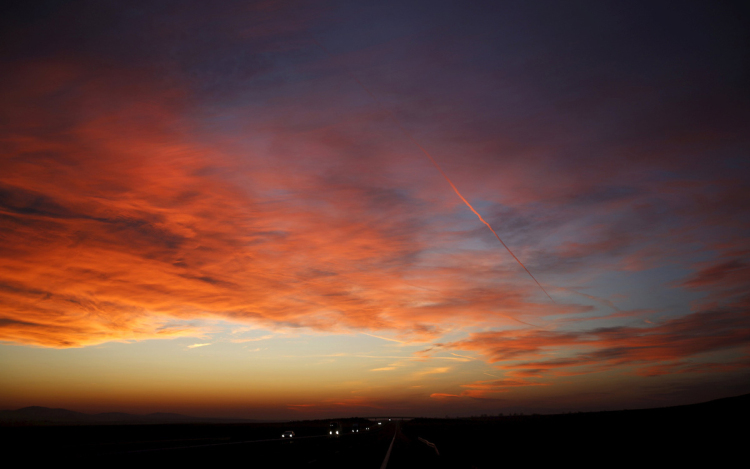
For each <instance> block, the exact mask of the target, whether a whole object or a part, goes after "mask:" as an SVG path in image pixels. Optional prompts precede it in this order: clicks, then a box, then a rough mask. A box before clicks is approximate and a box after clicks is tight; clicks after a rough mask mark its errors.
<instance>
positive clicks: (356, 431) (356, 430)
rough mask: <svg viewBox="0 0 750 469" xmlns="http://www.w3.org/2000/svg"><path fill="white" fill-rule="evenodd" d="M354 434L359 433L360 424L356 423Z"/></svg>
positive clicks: (353, 426)
mask: <svg viewBox="0 0 750 469" xmlns="http://www.w3.org/2000/svg"><path fill="white" fill-rule="evenodd" d="M352 433H359V424H358V423H355V424H353V425H352Z"/></svg>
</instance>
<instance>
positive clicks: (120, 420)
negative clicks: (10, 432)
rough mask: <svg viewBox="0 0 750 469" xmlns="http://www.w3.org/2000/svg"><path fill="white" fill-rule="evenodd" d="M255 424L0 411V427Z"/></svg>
mask: <svg viewBox="0 0 750 469" xmlns="http://www.w3.org/2000/svg"><path fill="white" fill-rule="evenodd" d="M247 422H257V420H242V419H221V418H205V417H192V416H189V415H180V414H170V413H163V412H157V413H153V414H148V415H137V414H127V413H123V412H106V413H101V414H84V413H82V412H75V411H72V410H67V409H50V408H49V407H38V406H32V407H24V408H22V409H17V410H0V425H107V424H115V425H123V424H140V425H144V424H159V423H247Z"/></svg>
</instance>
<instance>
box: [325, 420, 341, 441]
mask: <svg viewBox="0 0 750 469" xmlns="http://www.w3.org/2000/svg"><path fill="white" fill-rule="evenodd" d="M342 433H344V429H343V428H342V427H341V423H340V422H331V423H329V424H328V436H329V437H331V438H338V437H339V436H340V435H341V434H342Z"/></svg>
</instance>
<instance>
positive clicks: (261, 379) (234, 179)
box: [0, 0, 750, 419]
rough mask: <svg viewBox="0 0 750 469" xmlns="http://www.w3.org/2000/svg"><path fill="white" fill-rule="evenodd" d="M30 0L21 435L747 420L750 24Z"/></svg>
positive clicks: (9, 211)
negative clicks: (722, 407) (145, 425)
mask: <svg viewBox="0 0 750 469" xmlns="http://www.w3.org/2000/svg"><path fill="white" fill-rule="evenodd" d="M18 3H20V5H21V6H17V7H14V8H12V9H7V7H3V8H4V9H5V10H4V11H3V12H2V14H0V18H1V19H0V22H1V24H2V26H0V408H4V409H14V408H19V407H23V406H28V405H41V406H48V407H64V408H68V409H72V410H78V411H83V412H104V411H125V412H134V413H145V412H155V411H162V412H180V413H184V414H190V415H200V416H226V417H247V418H294V419H297V418H318V417H329V416H349V415H352V416H353V415H359V416H364V415H393V414H397V415H425V416H444V415H446V414H448V415H453V416H457V415H471V414H481V413H491V414H497V413H500V412H505V413H508V412H518V411H524V412H540V413H549V412H560V411H577V410H598V409H621V408H636V407H655V406H664V405H674V404H685V403H692V402H699V401H703V400H708V399H714V398H720V397H727V396H732V395H738V394H743V393H748V392H750V194H749V192H748V187H750V86H749V85H748V83H749V80H750V55H749V54H748V49H747V44H748V43H750V26H748V11H747V10H739V9H737V7H734V6H731V5H732V4H731V3H729V2H726V3H725V2H720V1H717V2H691V1H686V2H679V3H674V2H663V3H662V2H653V1H644V2H633V1H629V2H614V1H612V2H608V1H584V2H577V1H570V2H567V1H566V2H558V1H529V2H520V1H519V2H514V1H510V2H466V1H438V0H430V1H371V2H368V1H315V2H309V1H308V2H302V1H300V2H293V1H275V0H265V1H237V2H230V1H221V2H198V1H195V2H189V1H159V2H154V1H143V2H140V1H129V2H121V1H72V2H62V1H46V2H18ZM677 5H679V8H677ZM431 158H432V159H433V160H434V162H433V161H431ZM441 170H442V171H443V173H444V174H441ZM449 181H450V182H449ZM451 183H452V184H453V186H454V187H455V190H454V187H452V186H451ZM459 193H460V195H461V196H463V198H464V199H465V202H466V203H465V202H464V201H463V200H462V199H461V198H460V197H459V195H458V194H459ZM469 204H470V205H471V207H473V209H474V210H476V212H477V213H478V214H480V215H481V217H482V218H483V219H484V220H485V221H486V222H487V223H488V224H489V225H490V226H491V227H492V229H494V230H495V232H496V233H497V235H498V236H499V238H501V239H502V241H503V242H504V243H505V244H506V245H507V247H508V248H509V249H510V251H512V253H513V254H514V255H515V256H516V257H517V258H518V260H519V261H520V262H517V261H516V260H515V259H514V258H513V256H512V255H511V254H510V252H509V250H506V248H505V247H504V246H503V245H502V244H501V242H500V241H499V240H498V239H497V238H496V237H495V235H494V234H493V232H492V231H491V230H490V228H488V226H486V225H485V224H483V223H482V221H481V220H480V219H479V218H478V217H477V215H476V214H475V213H472V210H471V209H470V207H469ZM520 263H523V266H525V267H526V269H528V272H527V271H526V270H525V269H524V267H523V266H522V265H521V264H520ZM532 275H533V278H532ZM534 278H536V280H537V281H538V282H539V284H537V283H536V282H535V280H534ZM545 291H546V293H545ZM547 294H548V295H547Z"/></svg>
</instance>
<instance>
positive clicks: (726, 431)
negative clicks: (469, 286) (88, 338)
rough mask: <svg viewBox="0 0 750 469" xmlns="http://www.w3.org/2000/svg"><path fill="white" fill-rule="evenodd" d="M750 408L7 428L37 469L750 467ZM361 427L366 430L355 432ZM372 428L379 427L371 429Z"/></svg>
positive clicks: (747, 401) (8, 438)
mask: <svg viewBox="0 0 750 469" xmlns="http://www.w3.org/2000/svg"><path fill="white" fill-rule="evenodd" d="M749 409H750V396H740V397H735V398H728V399H721V400H718V401H712V402H708V403H704V404H696V405H691V406H681V407H670V408H662V409H648V410H631V411H619V412H598V413H576V414H561V415H545V416H541V415H539V416H537V415H527V416H520V415H519V416H503V417H486V418H472V419H414V420H406V421H402V422H401V421H393V422H390V423H389V422H387V421H386V422H384V423H383V425H381V426H378V425H377V424H376V423H375V422H373V421H367V420H363V419H359V420H353V419H349V420H341V421H340V422H341V423H342V426H343V436H341V437H340V438H329V437H328V436H327V433H328V421H327V420H325V421H305V422H286V423H208V424H207V423H201V424H188V423H182V424H152V425H140V424H130V425H117V424H111V425H80V424H79V425H40V424H38V423H37V424H35V425H31V424H22V423H19V422H16V423H14V424H12V425H8V424H6V425H4V426H3V427H0V431H2V433H3V434H2V438H3V447H4V452H5V455H6V458H7V457H12V456H20V457H22V460H24V461H28V462H29V463H33V462H37V463H45V462H58V463H59V462H62V461H65V462H78V463H81V464H83V465H89V464H91V465H93V464H97V465H98V464H114V465H118V466H119V465H131V464H135V465H139V466H143V465H145V466H150V465H156V464H159V465H161V464H179V465H183V466H188V467H195V466H205V465H211V466H217V465H218V466H222V465H227V464H237V463H240V464H241V465H242V466H243V467H309V468H314V467H326V468H338V467H341V468H344V467H346V468H380V467H381V466H382V464H383V462H384V459H385V457H386V454H387V453H388V450H389V447H390V446H391V442H393V447H392V450H391V454H390V457H389V460H388V464H387V467H388V468H406V467H415V468H419V467H438V468H449V467H451V468H452V467H457V468H471V467H477V468H488V467H508V466H517V465H523V466H532V467H537V466H542V465H545V466H546V465H561V464H565V465H569V464H572V465H577V466H587V467H589V466H597V467H610V466H618V467H619V466H621V465H637V466H643V465H645V466H654V465H659V466H662V465H664V466H668V467H674V466H675V465H676V464H679V465H681V464H689V463H696V462H699V461H700V462H706V463H709V464H710V465H711V466H712V467H728V466H730V465H731V464H730V461H732V459H736V458H740V459H739V461H743V460H745V459H746V454H747V447H748V438H747V436H748V432H747V430H746V428H747V423H748V418H750V412H749ZM355 422H357V423H359V425H360V432H359V433H357V434H352V433H351V428H352V424H353V423H355ZM368 425H369V426H370V428H371V430H370V431H366V430H364V428H365V427H366V426H368ZM286 430H292V431H294V432H295V434H296V436H295V438H293V439H292V440H291V441H289V440H287V439H281V438H280V436H281V433H282V432H284V431H286ZM394 435H395V438H394ZM423 440H425V441H423ZM426 442H430V443H433V444H434V445H435V447H436V448H437V451H436V450H435V449H434V448H432V447H431V446H428V444H427V443H426ZM438 452H439V455H438ZM744 464H745V463H741V464H739V466H740V467H742V466H744Z"/></svg>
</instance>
